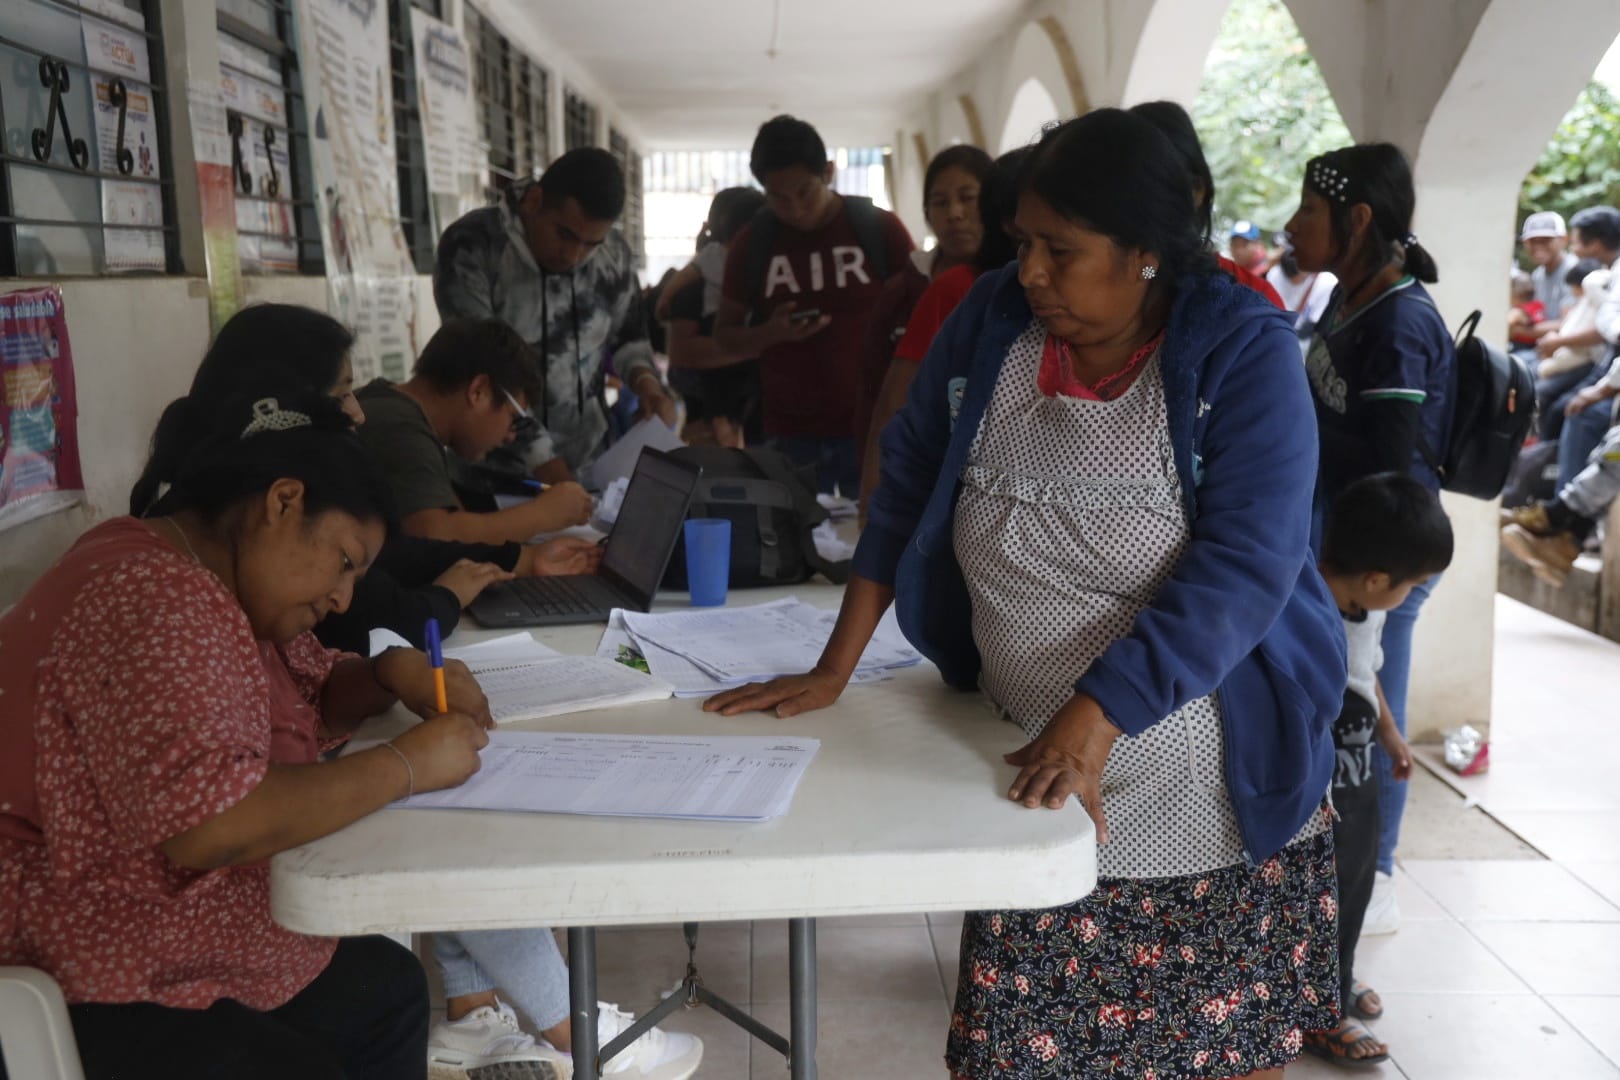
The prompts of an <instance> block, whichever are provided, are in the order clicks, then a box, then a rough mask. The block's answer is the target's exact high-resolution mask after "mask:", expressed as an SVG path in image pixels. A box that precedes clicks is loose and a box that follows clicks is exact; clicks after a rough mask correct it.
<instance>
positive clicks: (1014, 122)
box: [996, 76, 1062, 154]
mask: <svg viewBox="0 0 1620 1080" xmlns="http://www.w3.org/2000/svg"><path fill="white" fill-rule="evenodd" d="M1061 119H1062V114H1061V113H1060V112H1059V111H1058V107H1057V102H1055V101H1053V100H1052V95H1051V94H1050V93H1048V92H1047V89H1046V87H1045V86H1044V85H1043V84H1042V83H1041V81H1040V80H1039V79H1037V78H1034V77H1033V76H1031V77H1030V78H1028V79H1025V80H1024V84H1023V85H1022V86H1020V87H1019V88H1018V89H1017V91H1016V92H1015V93H1014V94H1013V98H1012V103H1011V104H1010V105H1009V106H1008V108H1007V119H1006V121H1005V122H1004V123H1003V124H1002V125H1001V140H1000V142H999V144H998V145H997V148H996V153H997V154H1005V153H1006V152H1007V151H1009V150H1016V149H1018V148H1019V147H1020V146H1028V145H1029V144H1030V143H1032V142H1034V141H1035V140H1036V139H1038V138H1040V134H1041V129H1042V128H1044V127H1045V126H1046V125H1047V124H1050V123H1052V122H1054V121H1056V120H1061Z"/></svg>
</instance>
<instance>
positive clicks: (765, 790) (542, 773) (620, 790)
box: [400, 731, 821, 821]
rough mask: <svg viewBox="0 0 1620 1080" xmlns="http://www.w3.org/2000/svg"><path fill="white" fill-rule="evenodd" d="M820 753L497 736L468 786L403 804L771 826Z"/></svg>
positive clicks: (639, 738)
mask: <svg viewBox="0 0 1620 1080" xmlns="http://www.w3.org/2000/svg"><path fill="white" fill-rule="evenodd" d="M820 746H821V743H820V742H819V741H818V740H816V739H799V738H792V737H787V736H780V735H714V736H701V735H668V736H657V735H652V736H648V735H591V734H576V733H562V732H534V731H497V732H493V733H491V735H490V737H489V745H488V746H486V747H485V748H484V749H483V751H482V753H481V754H480V757H481V758H482V759H483V763H482V768H480V769H479V771H478V772H477V773H475V774H473V777H472V778H471V779H470V780H468V781H467V782H466V783H465V784H463V785H461V786H460V787H458V788H450V789H448V790H445V791H433V792H428V793H426V794H422V795H413V796H412V797H411V798H409V799H406V800H405V801H404V802H403V803H401V804H400V805H401V806H405V807H411V808H423V809H463V810H520V811H530V812H535V813H552V814H605V815H612V816H624V817H659V818H698V819H706V820H713V821H764V820H767V819H769V818H774V817H780V816H781V815H782V814H784V813H786V812H787V809H788V805H789V804H790V803H791V802H792V799H793V792H794V790H795V789H796V788H797V787H798V783H799V780H800V778H802V777H803V776H804V771H805V769H806V767H808V766H809V764H810V760H811V759H812V758H813V757H815V754H816V751H817V750H818V749H819V748H820Z"/></svg>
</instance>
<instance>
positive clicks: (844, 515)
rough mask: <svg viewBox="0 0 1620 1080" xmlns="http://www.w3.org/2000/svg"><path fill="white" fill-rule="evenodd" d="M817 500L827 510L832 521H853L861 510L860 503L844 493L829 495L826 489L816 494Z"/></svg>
mask: <svg viewBox="0 0 1620 1080" xmlns="http://www.w3.org/2000/svg"><path fill="white" fill-rule="evenodd" d="M816 502H818V503H820V504H821V508H822V509H823V510H825V511H827V516H828V518H829V519H830V520H832V521H853V520H855V517H856V516H857V515H858V514H859V512H860V508H861V507H860V503H858V502H856V501H855V500H854V499H849V498H845V497H844V496H842V495H829V494H827V493H826V492H825V491H823V492H822V493H821V494H819V495H817V496H816Z"/></svg>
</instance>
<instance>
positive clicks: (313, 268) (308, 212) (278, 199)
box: [217, 0, 325, 274]
mask: <svg viewBox="0 0 1620 1080" xmlns="http://www.w3.org/2000/svg"><path fill="white" fill-rule="evenodd" d="M217 18H218V25H219V42H220V63H219V68H220V78H221V79H222V80H234V81H237V82H239V83H240V84H241V85H242V86H243V87H245V88H247V89H248V91H249V96H248V97H238V99H237V100H238V101H239V102H241V101H246V100H250V99H251V93H252V91H253V90H255V89H258V88H260V87H262V86H263V84H266V83H268V84H269V86H268V90H267V91H266V94H267V97H272V96H276V95H279V97H280V99H281V101H282V102H284V104H283V105H282V111H281V116H282V117H283V118H284V121H285V126H283V125H282V124H278V123H276V122H274V120H273V118H272V115H271V113H273V111H274V105H273V103H272V104H271V106H270V112H267V113H260V114H258V115H255V114H254V113H252V112H250V111H248V109H247V108H230V107H229V104H228V103H227V109H226V120H227V122H228V123H229V125H230V133H231V158H232V170H233V173H234V175H235V179H236V235H237V241H238V245H239V251H240V256H241V261H242V269H243V271H244V272H247V273H301V274H320V273H323V272H324V271H325V260H324V257H323V253H322V249H321V227H320V220H319V218H318V216H317V213H316V208H315V197H314V192H315V184H314V180H313V177H312V176H311V173H310V146H309V135H310V131H309V117H308V110H307V109H306V107H305V104H306V102H305V96H304V86H303V80H302V77H301V75H300V71H299V60H298V54H297V52H295V51H294V49H293V47H292V46H291V45H290V44H288V42H290V41H292V40H293V10H292V4H291V0H217ZM230 97H231V90H230V86H229V85H227V99H228V102H229V99H230ZM281 146H284V147H285V151H286V156H285V158H283V157H282V154H281V152H280V148H281Z"/></svg>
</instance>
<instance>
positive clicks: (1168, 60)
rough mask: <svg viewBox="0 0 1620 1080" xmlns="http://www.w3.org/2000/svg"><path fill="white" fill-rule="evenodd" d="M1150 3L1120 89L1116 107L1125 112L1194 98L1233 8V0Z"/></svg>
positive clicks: (1158, 0) (1153, 1)
mask: <svg viewBox="0 0 1620 1080" xmlns="http://www.w3.org/2000/svg"><path fill="white" fill-rule="evenodd" d="M1150 2H1151V4H1152V8H1151V9H1150V10H1149V11H1148V13H1147V18H1146V19H1145V20H1144V22H1143V24H1142V32H1141V35H1140V36H1139V37H1138V38H1137V40H1136V41H1135V43H1134V45H1133V47H1132V49H1131V51H1130V54H1129V55H1130V58H1131V59H1130V66H1129V68H1128V69H1127V70H1126V74H1125V79H1124V82H1123V84H1122V86H1121V87H1120V99H1119V104H1120V105H1121V106H1122V107H1126V108H1128V107H1130V106H1132V105H1137V104H1140V103H1141V102H1144V101H1157V100H1161V99H1165V100H1169V101H1180V102H1189V101H1191V100H1192V99H1193V98H1194V97H1195V96H1197V94H1198V84H1199V83H1200V82H1202V81H1203V78H1204V64H1205V62H1206V61H1207V60H1208V59H1209V47H1210V46H1211V45H1212V44H1214V42H1215V34H1216V32H1217V31H1218V30H1219V29H1220V26H1221V20H1222V19H1223V18H1225V17H1226V9H1227V8H1229V7H1231V0H1150Z"/></svg>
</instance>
